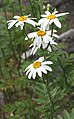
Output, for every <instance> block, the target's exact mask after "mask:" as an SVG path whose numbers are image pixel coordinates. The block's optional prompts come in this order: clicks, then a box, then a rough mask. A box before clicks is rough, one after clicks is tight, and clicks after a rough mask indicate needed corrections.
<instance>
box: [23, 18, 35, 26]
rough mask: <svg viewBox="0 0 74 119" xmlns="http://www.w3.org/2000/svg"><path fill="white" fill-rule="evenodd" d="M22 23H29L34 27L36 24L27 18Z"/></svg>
mask: <svg viewBox="0 0 74 119" xmlns="http://www.w3.org/2000/svg"><path fill="white" fill-rule="evenodd" d="M24 22H26V23H29V24H31V25H33V26H34V27H35V25H36V24H37V23H36V22H35V21H33V20H31V19H29V18H27V20H25V21H24Z"/></svg>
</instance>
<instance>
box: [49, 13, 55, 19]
mask: <svg viewBox="0 0 74 119" xmlns="http://www.w3.org/2000/svg"><path fill="white" fill-rule="evenodd" d="M55 18H56V16H55V15H54V14H51V15H48V16H47V19H50V20H51V19H55Z"/></svg>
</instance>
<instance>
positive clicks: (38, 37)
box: [7, 11, 69, 79]
mask: <svg viewBox="0 0 74 119" xmlns="http://www.w3.org/2000/svg"><path fill="white" fill-rule="evenodd" d="M66 14H69V13H68V12H66V13H60V14H58V11H54V12H53V13H50V12H49V11H45V14H42V15H41V17H42V18H41V19H40V20H39V21H38V23H37V22H35V21H34V20H32V19H36V18H29V16H31V14H30V15H25V16H14V17H13V18H14V20H9V21H7V22H8V29H10V28H11V27H12V26H13V25H15V26H16V27H18V26H20V27H21V30H23V27H24V24H25V23H28V24H31V25H32V26H34V27H37V29H38V30H37V31H35V32H32V33H29V34H27V36H26V38H25V40H30V39H32V40H33V43H32V44H31V45H30V46H31V47H32V50H31V54H33V55H34V54H35V53H36V51H37V49H40V48H41V47H42V48H43V49H47V50H48V51H49V52H51V51H52V48H51V46H54V45H57V43H56V42H55V41H54V38H58V37H59V36H58V35H57V34H56V32H57V31H56V30H55V29H53V31H52V30H51V29H50V28H51V27H50V25H51V24H52V23H54V24H55V25H56V26H57V27H58V28H61V23H60V21H59V19H58V17H60V16H64V15H66ZM49 64H53V62H51V61H44V57H40V58H39V59H38V60H36V61H34V62H33V63H32V64H30V65H29V66H28V67H27V68H26V69H25V71H26V75H28V78H29V79H31V78H33V79H35V78H36V73H37V74H38V76H39V77H42V73H44V74H47V71H50V72H51V71H52V69H51V67H49V66H48V65H49Z"/></svg>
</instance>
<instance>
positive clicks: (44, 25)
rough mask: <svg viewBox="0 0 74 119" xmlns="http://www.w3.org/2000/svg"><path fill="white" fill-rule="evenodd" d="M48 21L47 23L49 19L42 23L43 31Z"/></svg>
mask: <svg viewBox="0 0 74 119" xmlns="http://www.w3.org/2000/svg"><path fill="white" fill-rule="evenodd" d="M48 23H49V20H46V21H44V24H43V30H44V31H45V29H46V27H47V25H48Z"/></svg>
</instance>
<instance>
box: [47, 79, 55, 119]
mask: <svg viewBox="0 0 74 119" xmlns="http://www.w3.org/2000/svg"><path fill="white" fill-rule="evenodd" d="M45 84H46V88H47V92H48V96H49V100H50V102H51V115H49V118H50V119H53V114H54V102H53V99H52V96H51V94H50V89H49V81H48V80H46V81H45Z"/></svg>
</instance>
